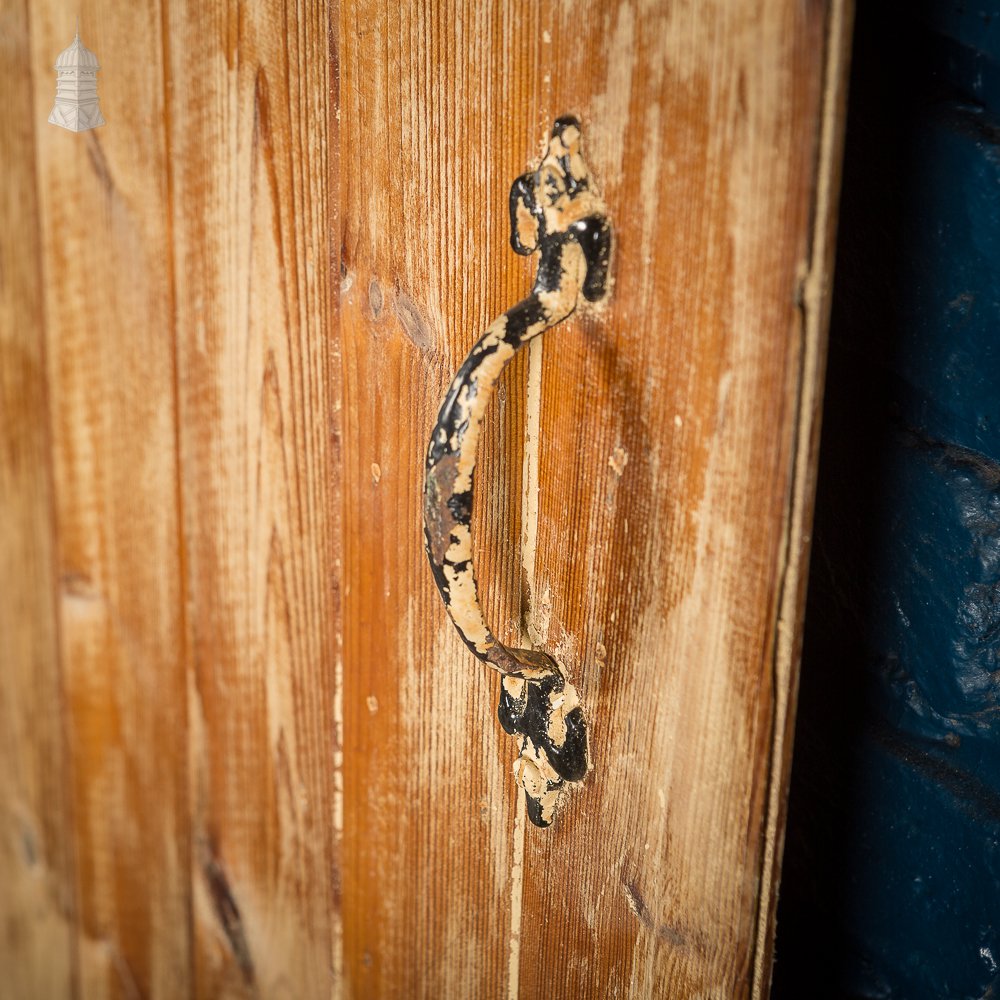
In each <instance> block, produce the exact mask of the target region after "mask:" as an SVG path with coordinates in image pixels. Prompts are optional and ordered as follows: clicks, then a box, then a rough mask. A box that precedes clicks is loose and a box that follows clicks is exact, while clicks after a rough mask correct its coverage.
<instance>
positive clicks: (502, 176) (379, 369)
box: [340, 0, 538, 998]
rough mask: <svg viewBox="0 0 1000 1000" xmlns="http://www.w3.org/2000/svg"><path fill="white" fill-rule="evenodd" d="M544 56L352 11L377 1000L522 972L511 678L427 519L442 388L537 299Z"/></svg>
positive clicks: (348, 779) (355, 289)
mask: <svg viewBox="0 0 1000 1000" xmlns="http://www.w3.org/2000/svg"><path fill="white" fill-rule="evenodd" d="M535 35H536V21H535V20H534V15H533V14H532V13H531V12H530V10H528V9H527V8H526V7H523V6H522V5H517V4H514V5H502V4H489V5H480V4H469V3H461V2H451V3H442V4H416V5H397V4H394V3H386V2H377V0H358V2H348V3H344V4H343V6H342V11H341V24H340V38H341V129H342V132H341V157H342V160H341V186H340V203H341V211H342V232H343V251H342V252H343V269H342V273H343V283H342V298H341V330H342V341H343V383H344V400H343V403H344V459H345V463H344V538H345V554H344V577H343V578H344V676H345V682H344V732H345V748H344V779H345V791H344V803H345V814H344V921H345V924H344V952H345V974H346V977H347V979H346V985H347V990H348V993H349V995H351V996H354V997H359V998H360V997H376V996H407V997H418V996H426V997H441V996H496V995H500V994H501V993H503V992H505V991H506V984H507V981H508V976H509V973H510V963H509V949H510V926H511V925H510V914H511V894H512V892H513V891H514V889H515V880H513V879H512V878H511V866H512V846H511V834H512V829H513V825H514V812H515V810H514V803H515V797H514V795H513V788H512V786H511V782H510V780H509V774H510V767H511V762H512V760H513V756H514V754H513V744H512V743H511V741H510V740H509V738H508V737H507V736H506V735H504V734H503V732H502V730H501V729H500V727H499V724H498V723H497V722H496V702H497V697H498V692H499V679H498V678H497V677H493V676H490V675H489V674H488V672H487V671H486V670H485V669H483V668H482V666H481V665H480V664H478V663H477V662H474V661H473V660H472V659H471V657H469V655H468V654H467V652H466V651H465V649H464V647H463V646H462V645H461V643H460V641H459V639H458V637H457V635H456V634H455V632H454V629H453V628H452V626H451V624H450V623H449V622H448V621H447V619H446V617H445V616H444V614H443V609H442V608H441V605H440V600H439V598H438V596H437V593H436V591H435V590H434V586H433V583H432V580H431V577H430V574H429V571H428V568H427V564H426V558H425V556H424V553H423V545H422V527H421V515H420V509H421V507H420V496H421V490H422V483H423V458H424V453H425V450H426V445H427V435H428V434H429V429H430V427H431V426H432V423H433V419H434V415H435V414H436V411H437V407H438V404H439V402H440V399H441V395H442V393H443V391H444V388H445V387H446V385H447V383H448V382H449V381H450V378H451V375H452V374H453V372H454V370H455V369H456V368H457V366H458V365H459V364H460V363H461V360H462V358H464V356H465V354H466V353H467V351H468V349H469V347H470V346H471V344H472V343H473V341H474V340H475V339H476V338H477V337H478V335H479V334H480V333H481V332H482V331H483V330H484V329H485V327H486V325H487V324H488V323H489V322H491V321H492V320H493V319H494V318H495V317H496V316H497V315H498V314H499V313H500V312H502V311H503V310H504V309H506V308H508V307H509V306H510V305H512V304H513V303H514V302H515V301H517V300H518V299H519V298H521V297H522V296H523V295H524V294H525V293H526V291H527V289H528V287H529V274H528V268H527V266H526V265H525V263H524V262H523V261H521V260H520V259H518V258H516V257H515V256H514V254H512V253H511V251H510V248H509V243H508V236H509V233H508V222H507V217H506V213H507V210H506V197H507V191H508V189H509V185H510V181H511V179H512V178H513V177H514V176H516V174H517V173H519V172H521V171H522V170H523V167H524V156H525V149H526V148H532V149H533V148H534V145H535V143H536V142H537V138H538V136H537V133H536V131H535V129H534V128H533V127H532V126H533V122H532V121H525V120H524V119H523V118H522V116H521V114H520V108H521V107H522V106H523V105H524V103H525V101H530V94H531V91H532V86H533V79H532V76H531V74H532V71H533V65H534V64H533V63H531V62H530V60H526V58H525V56H526V54H527V53H528V52H529V51H530V50H531V48H532V47H533V46H534V44H535V41H534V39H535ZM511 106H513V107H516V108H518V109H519V110H518V113H515V114H512V113H510V112H509V110H508V108H509V107H511ZM525 371H526V369H525V365H524V362H523V361H522V362H519V363H518V364H516V365H515V366H514V368H513V370H512V372H511V373H510V375H509V378H508V379H507V380H506V381H505V383H504V385H503V386H502V388H501V390H500V393H499V394H498V400H497V402H496V404H495V405H494V407H493V408H492V412H491V415H490V418H489V419H490V424H489V426H488V428H487V431H486V434H485V438H486V441H487V442H488V444H487V445H486V447H485V448H484V452H483V455H482V458H481V465H480V478H479V482H480V484H481V485H480V490H479V495H478V496H477V509H476V511H475V512H474V529H475V531H476V533H477V541H478V546H479V551H480V553H482V558H483V561H482V564H481V568H482V573H481V576H482V579H483V581H484V584H485V586H484V597H485V600H486V602H487V604H488V606H489V608H490V614H491V618H492V621H494V622H495V623H497V626H498V627H499V628H501V634H502V635H503V636H504V638H506V639H507V640H514V641H517V639H518V636H519V632H520V629H521V621H520V619H521V614H520V607H519V601H520V575H521V570H520V565H519V559H518V541H519V534H520V522H519V519H518V516H517V511H518V508H519V503H520V496H519V493H520V490H519V482H520V473H521V449H520V443H521V438H522V434H523V430H522V428H523V422H524V389H523V385H524V381H525Z"/></svg>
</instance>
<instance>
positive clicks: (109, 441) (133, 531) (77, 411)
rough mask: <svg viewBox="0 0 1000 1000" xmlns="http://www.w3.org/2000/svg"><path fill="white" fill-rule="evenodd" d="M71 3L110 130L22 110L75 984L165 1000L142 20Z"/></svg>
mask: <svg viewBox="0 0 1000 1000" xmlns="http://www.w3.org/2000/svg"><path fill="white" fill-rule="evenodd" d="M76 13H77V11H76V8H73V7H71V6H69V5H68V4H66V3H64V2H61V0H51V2H40V3H37V4H32V9H31V53H32V65H33V66H37V67H51V66H52V63H53V62H54V60H55V57H56V55H58V53H59V52H60V51H61V50H62V49H63V48H65V47H66V46H67V45H68V44H69V42H70V41H72V37H73V30H74V23H75V17H76ZM80 13H81V15H82V22H83V27H82V31H83V37H84V40H85V42H86V43H87V44H88V45H90V46H91V47H92V48H93V49H94V50H95V51H96V52H98V53H99V58H100V61H101V65H102V74H101V77H100V81H101V83H100V84H99V92H100V99H101V106H102V109H103V112H104V115H105V118H106V120H107V121H108V122H109V123H113V125H112V124H109V127H107V128H103V129H100V130H97V131H92V132H86V133H80V134H74V133H71V132H67V131H65V130H62V129H59V128H55V127H52V126H49V125H47V124H44V123H45V121H46V118H47V117H48V113H49V110H50V109H51V105H52V98H53V94H54V91H53V89H52V88H53V77H52V76H49V78H48V79H47V80H45V81H44V84H43V81H42V80H41V79H36V85H35V87H34V112H33V119H34V121H35V122H36V123H39V124H38V130H37V132H36V139H37V150H38V174H37V182H38V188H39V192H40V195H41V198H40V205H41V230H42V246H43V273H44V276H45V323H46V327H45V333H46V354H47V360H48V379H49V399H50V407H51V420H52V462H53V468H54V473H55V530H56V535H57V552H58V560H57V566H58V581H57V586H58V606H59V620H60V638H61V645H60V648H61V662H62V681H63V688H64V691H65V713H66V717H65V720H64V725H65V726H66V731H67V733H68V740H69V750H70V753H71V756H72V769H71V773H72V782H73V783H72V788H73V816H74V844H75V854H76V859H77V873H76V874H77V897H78V911H77V919H76V925H75V930H76V939H77V961H78V973H77V975H78V988H79V991H80V992H81V993H82V994H84V995H87V996H126V997H130V996H136V995H142V996H152V997H168V996H173V995H176V993H177V991H178V990H180V991H182V992H183V991H184V990H186V989H187V988H188V978H187V977H188V970H189V942H188V935H187V933H186V930H185V932H184V933H181V932H179V930H178V929H186V927H187V924H188V911H189V898H188V896H189V892H188V886H189V880H188V878H187V870H188V866H189V858H188V843H189V842H188V837H187V749H186V737H187V724H186V714H187V711H186V699H185V659H184V646H185V642H184V626H183V604H182V600H181V575H180V561H179V558H178V547H179V524H178V506H177V492H178V478H177V464H176V447H175V437H176V414H175V408H174V390H175V378H174V345H173V339H172V322H171V319H172V296H173V289H172V287H171V275H170V266H169V258H170V255H169V205H168V188H167V171H166V165H167V149H166V136H165V132H164V129H163V125H162V122H163V94H162V87H163V78H162V61H161V58H160V56H161V37H160V22H159V13H158V10H157V9H156V8H155V7H154V8H131V7H130V8H127V9H126V8H117V7H116V6H115V5H114V4H113V3H110V2H95V3H92V4H87V5H85V7H84V8H83V9H82V10H81V11H80ZM108 81H111V85H108Z"/></svg>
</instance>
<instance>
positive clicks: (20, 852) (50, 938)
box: [0, 0, 76, 997]
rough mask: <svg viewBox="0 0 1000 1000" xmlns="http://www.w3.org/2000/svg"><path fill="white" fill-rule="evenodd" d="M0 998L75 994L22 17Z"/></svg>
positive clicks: (0, 138)
mask: <svg viewBox="0 0 1000 1000" xmlns="http://www.w3.org/2000/svg"><path fill="white" fill-rule="evenodd" d="M0 20H2V22H3V25H4V30H3V32H2V33H0V53H2V54H0V92H2V93H3V95H4V100H3V101H0V175H2V176H3V178H4V183H3V184H2V185H0V218H2V219H3V220H4V225H3V226H2V227H0V508H2V510H3V517H2V520H0V581H2V582H0V886H3V890H2V891H0V969H3V970H4V971H3V977H4V981H3V985H2V986H0V992H4V993H5V994H6V995H9V996H16V997H60V996H68V995H70V993H71V991H72V988H73V981H74V976H75V962H74V938H73V934H74V932H73V924H72V921H73V916H74V907H75V898H76V892H75V889H76V887H75V875H74V867H73V852H72V817H71V811H70V789H69V779H68V771H67V755H66V745H65V738H64V733H63V714H62V688H61V683H60V665H59V636H58V614H57V606H56V565H55V538H54V534H53V530H52V528H53V520H52V518H53V502H54V501H53V482H52V466H51V462H50V451H49V443H50V442H49V400H48V391H49V386H48V378H47V373H46V359H45V340H44V337H45V302H44V284H43V281H44V279H43V270H42V255H41V234H40V227H39V221H40V219H39V204H38V192H37V187H36V185H37V176H36V157H35V132H36V129H37V128H38V127H39V125H38V122H37V120H36V118H35V115H34V107H33V93H32V84H33V73H32V68H33V67H32V63H31V58H30V56H31V50H30V43H29V30H30V23H29V21H30V19H29V10H28V4H27V3H26V2H21V0H5V2H4V3H3V4H2V6H0Z"/></svg>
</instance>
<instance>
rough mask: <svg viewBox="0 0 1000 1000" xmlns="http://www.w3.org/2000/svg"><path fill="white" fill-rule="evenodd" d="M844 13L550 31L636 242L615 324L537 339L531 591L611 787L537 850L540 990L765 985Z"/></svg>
mask: <svg viewBox="0 0 1000 1000" xmlns="http://www.w3.org/2000/svg"><path fill="white" fill-rule="evenodd" d="M837 6H839V5H837ZM829 10H830V7H829V5H826V4H820V3H811V4H804V5H803V4H795V3H790V2H787V0H773V2H772V0H762V2H757V3H753V4H742V5H732V4H726V3H703V4H698V5H671V6H667V5H648V6H642V5H633V4H631V3H628V2H621V3H618V4H614V5H595V6H594V7H593V8H590V9H589V11H588V14H587V15H586V16H583V15H582V12H581V11H580V10H579V9H574V11H573V15H572V17H571V18H570V17H567V16H554V17H553V22H552V25H551V27H550V28H548V29H547V30H548V32H549V35H550V37H551V38H552V51H553V52H554V53H561V54H562V55H561V59H560V65H559V68H558V70H557V71H556V72H554V73H553V80H552V88H551V90H550V91H549V92H548V93H547V95H546V100H547V102H548V106H549V107H550V108H551V111H552V112H553V113H559V112H562V111H563V110H564V109H566V110H574V111H576V112H577V113H579V114H580V115H581V116H582V119H583V122H584V127H585V131H586V135H587V138H588V154H589V158H590V162H591V163H592V166H593V169H594V171H595V174H596V176H597V177H598V178H599V180H600V181H601V182H602V183H603V187H604V195H605V198H606V200H607V202H608V204H609V206H611V209H612V212H613V215H614V221H615V224H616V237H617V251H616V260H615V265H614V273H615V282H616V284H615V291H614V297H613V299H612V301H611V303H610V305H609V306H608V308H607V309H606V311H604V312H603V313H601V314H599V315H595V316H592V317H581V318H580V319H579V320H578V321H577V322H576V323H575V324H574V325H573V328H572V329H570V330H568V331H565V332H564V333H563V334H562V335H561V336H560V337H559V338H558V339H556V338H550V339H549V341H548V342H547V343H546V344H545V364H544V373H543V379H542V390H541V405H542V420H541V423H542V429H541V457H540V464H541V469H540V484H541V488H540V500H539V528H538V548H537V552H536V553H535V564H536V574H537V580H538V584H537V589H538V593H536V594H535V595H533V596H534V602H535V607H536V608H538V607H539V605H540V601H539V595H540V594H543V593H544V594H545V595H547V600H546V601H545V602H544V603H545V607H546V609H549V608H550V609H551V610H550V611H549V610H546V613H545V616H544V621H542V622H541V623H540V628H539V631H540V632H541V633H542V635H543V637H544V648H547V649H550V650H553V651H556V652H557V653H558V654H560V659H561V661H562V662H563V664H564V665H565V666H566V667H567V668H568V669H569V672H570V675H571V677H572V678H573V679H574V681H577V680H578V681H579V683H580V686H581V697H582V699H583V702H584V705H585V706H586V709H587V711H588V714H589V717H590V719H591V724H592V748H593V756H594V772H593V774H592V776H591V778H590V780H589V781H588V782H587V784H586V785H585V786H584V788H583V790H582V792H581V793H580V794H579V795H578V797H577V800H576V801H575V802H574V803H573V804H572V805H571V806H570V808H568V809H567V810H566V811H565V813H564V815H563V817H562V818H561V821H560V823H559V826H558V828H557V829H555V830H553V831H552V834H551V836H547V837H532V838H530V839H529V843H528V849H527V858H526V876H525V878H526V883H525V890H524V913H523V926H522V935H521V937H522V946H521V949H522V960H521V988H522V989H523V991H524V994H525V995H528V996H535V995H545V994H547V993H552V992H554V991H557V990H562V991H565V992H567V993H570V994H572V995H574V996H581V997H584V996H586V997H599V996H605V995H612V996H614V995H629V996H657V995H663V994H664V993H665V992H669V994H670V995H676V996H695V995H711V996H727V997H729V996H748V995H749V994H750V992H751V988H752V978H753V970H754V961H755V949H756V948H757V947H758V925H757V922H758V918H759V917H758V915H759V910H760V906H761V898H760V894H761V878H762V875H763V873H764V868H765V863H766V858H765V833H766V814H765V809H766V807H767V805H768V798H769V795H768V785H769V782H770V781H771V780H772V771H771V767H772V764H771V761H772V750H773V741H774V738H775V728H774V727H775V713H776V710H777V709H778V707H779V705H782V704H785V703H786V699H787V695H788V691H789V687H790V684H791V676H790V674H791V663H790V661H789V660H787V659H786V660H785V661H784V663H783V664H782V667H783V670H782V672H780V673H779V672H778V671H777V670H776V643H777V639H778V634H777V631H778V607H779V600H780V597H781V592H782V587H783V585H784V583H785V578H786V572H787V568H788V565H789V559H790V558H794V559H796V560H799V559H800V558H801V550H802V548H803V545H804V536H805V534H806V533H807V531H808V517H804V518H800V519H799V521H798V522H797V524H796V525H795V528H794V530H795V531H796V532H797V534H796V535H795V536H794V537H792V536H790V534H789V532H790V527H789V522H788V518H789V513H790V509H791V504H792V488H793V476H794V474H795V461H794V460H795V449H796V434H797V433H798V432H799V430H800V407H801V406H802V405H803V403H802V398H803V393H804V392H805V391H807V390H808V393H809V396H810V398H811V399H813V400H815V397H816V394H815V384H816V382H817V380H818V378H819V375H820V372H819V370H818V369H817V365H816V363H815V360H813V361H812V362H811V365H810V367H808V368H807V367H805V365H806V362H805V354H806V352H807V351H812V357H813V359H814V358H815V354H816V351H817V349H818V345H819V344H820V343H821V341H822V330H821V324H813V325H812V326H811V327H810V328H809V329H808V330H807V329H806V325H805V320H806V317H805V307H804V306H803V298H804V293H805V290H806V282H807V279H809V277H810V273H811V266H812V265H811V259H810V255H811V252H812V249H813V247H812V243H811V239H810V236H811V232H810V227H811V225H812V224H813V212H814V211H815V198H816V162H817V153H818V145H819V135H820V121H821V113H822V83H823V77H822V67H823V61H824V54H825V51H826V44H827V43H826V39H827V18H828V15H829ZM581 25H582V26H583V27H582V28H581ZM580 73H589V74H590V75H589V78H588V85H587V87H585V88H581V87H580V86H579V85H578V83H576V82H575V81H577V80H578V78H579V74H580ZM824 224H825V220H824ZM810 308H812V309H820V310H821V309H822V304H821V302H818V301H813V302H812V303H811V306H810ZM807 337H808V338H809V343H807ZM806 381H808V386H805V385H804V383H805V382H806ZM581 390H582V391H581ZM814 411H815V406H814V403H813V404H810V412H809V414H808V417H809V419H811V418H812V416H813V415H814ZM807 435H808V429H807ZM567 498H570V499H569V500H567ZM800 506H801V505H800ZM790 549H793V550H794V556H793V555H790ZM793 617H794V616H793ZM794 625H795V623H794V621H786V622H785V628H787V629H793V628H794ZM765 915H766V906H765ZM556 955H558V956H559V960H558V961H553V959H552V956H556Z"/></svg>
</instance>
